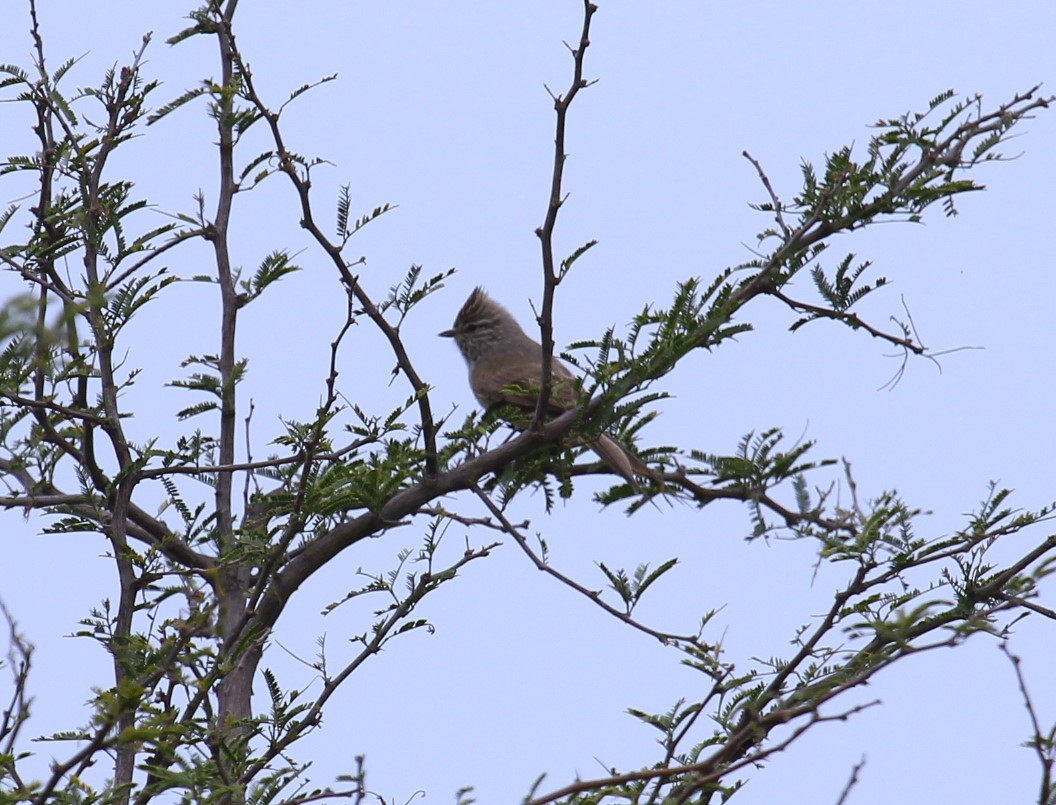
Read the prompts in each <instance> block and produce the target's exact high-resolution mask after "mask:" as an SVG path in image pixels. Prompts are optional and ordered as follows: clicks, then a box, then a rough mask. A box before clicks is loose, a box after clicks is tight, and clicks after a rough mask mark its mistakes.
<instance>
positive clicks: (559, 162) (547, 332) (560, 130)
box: [532, 0, 598, 428]
mask: <svg viewBox="0 0 1056 805" xmlns="http://www.w3.org/2000/svg"><path fill="white" fill-rule="evenodd" d="M597 10H598V7H597V6H596V5H595V4H594V3H593V2H591V0H583V28H582V31H581V32H580V35H579V45H578V46H577V47H574V48H572V47H570V48H569V50H570V51H571V52H572V65H573V66H572V83H571V84H570V85H569V87H568V90H566V91H565V94H564V95H554V94H553V93H552V92H551V93H550V97H551V98H553V101H554V111H555V113H556V118H557V119H556V122H555V126H554V167H553V174H552V176H551V179H550V200H549V202H548V204H547V207H546V218H545V219H544V221H543V225H542V226H541V227H539V228H538V229H537V230H535V234H536V235H537V236H538V237H539V243H540V246H541V248H542V259H543V303H542V306H541V308H540V311H539V343H540V345H541V346H542V350H543V355H542V358H543V366H542V371H541V373H540V377H539V397H538V399H537V400H536V403H535V413H534V414H533V416H532V427H533V428H538V427H539V425H540V423H542V422H543V421H544V419H545V418H546V414H547V411H548V403H549V401H550V381H551V372H552V369H553V367H552V362H553V359H554V358H553V356H554V326H553V316H554V290H555V289H556V288H557V284H558V283H559V282H560V281H561V278H560V277H559V276H558V275H557V270H556V268H555V263H554V227H555V226H556V225H557V214H558V212H559V211H560V210H561V205H562V204H564V202H565V198H564V190H563V189H562V180H563V178H564V173H565V160H566V159H567V158H568V154H566V153H565V126H566V122H567V118H568V109H569V107H570V106H571V105H572V101H574V100H575V99H576V95H578V94H579V91H580V90H581V89H584V88H586V87H588V86H590V83H591V82H589V81H587V80H586V79H585V78H583V63H584V59H585V58H586V55H587V48H588V47H589V46H590V21H591V19H592V18H593V16H594V13H595V12H596V11H597ZM547 91H549V90H547Z"/></svg>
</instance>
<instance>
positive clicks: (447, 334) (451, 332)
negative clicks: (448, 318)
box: [437, 330, 455, 338]
mask: <svg viewBox="0 0 1056 805" xmlns="http://www.w3.org/2000/svg"><path fill="white" fill-rule="evenodd" d="M437 335H438V336H440V337H441V338H454V337H455V331H454V330H444V331H443V332H442V333H437Z"/></svg>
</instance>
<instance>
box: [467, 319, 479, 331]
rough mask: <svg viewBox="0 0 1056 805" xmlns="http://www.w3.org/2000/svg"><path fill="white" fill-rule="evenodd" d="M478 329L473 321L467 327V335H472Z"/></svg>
mask: <svg viewBox="0 0 1056 805" xmlns="http://www.w3.org/2000/svg"><path fill="white" fill-rule="evenodd" d="M476 329H477V323H476V322H475V321H471V322H470V323H469V324H467V325H466V327H465V330H466V332H467V333H471V332H473V331H474V330H476Z"/></svg>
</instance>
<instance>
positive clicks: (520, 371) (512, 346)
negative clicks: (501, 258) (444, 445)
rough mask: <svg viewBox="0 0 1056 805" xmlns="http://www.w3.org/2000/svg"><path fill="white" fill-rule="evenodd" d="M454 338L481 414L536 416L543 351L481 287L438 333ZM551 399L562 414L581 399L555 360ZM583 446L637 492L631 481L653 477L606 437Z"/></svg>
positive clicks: (566, 371) (569, 375)
mask: <svg viewBox="0 0 1056 805" xmlns="http://www.w3.org/2000/svg"><path fill="white" fill-rule="evenodd" d="M440 335H441V336H443V337H444V338H454V339H455V343H456V344H458V348H459V350H460V351H461V352H462V357H463V358H465V359H466V363H467V364H468V365H469V385H470V388H471V389H473V394H474V395H475V396H476V398H477V401H478V402H480V404H481V405H482V406H484V408H485V409H489V408H491V407H493V406H495V405H501V404H506V405H513V406H516V407H517V408H520V409H523V410H525V411H527V412H533V411H535V405H536V402H537V401H538V398H539V388H540V378H541V376H542V372H543V350H542V347H540V346H539V344H538V343H537V342H536V341H534V340H533V339H531V338H529V337H528V335H527V334H526V333H525V332H524V330H522V329H521V325H519V324H518V323H517V320H516V319H515V318H513V316H512V315H511V314H510V312H509V311H508V310H506V308H504V307H503V306H502V305H500V304H499V303H498V302H496V301H495V300H493V299H492V298H491V297H489V296H488V295H487V294H486V293H485V292H484V289H483V288H476V289H474V291H473V293H471V294H470V295H469V298H468V299H467V300H466V303H465V304H464V305H463V306H462V309H461V310H460V311H459V312H458V316H457V317H456V318H455V326H454V327H452V328H451V329H450V330H444V331H443V332H442V333H440ZM550 366H551V369H550V375H551V384H550V397H549V400H548V402H547V408H548V409H549V411H550V412H551V413H554V414H561V413H564V412H565V411H570V410H572V409H574V408H575V407H576V405H577V404H578V403H579V401H580V399H581V394H580V390H579V386H578V384H577V383H576V378H575V375H573V374H572V372H570V371H569V369H568V367H567V366H565V365H564V364H563V363H561V362H560V361H559V360H557V359H556V358H555V359H554V360H553V361H552V362H551V364H550ZM588 444H589V445H590V447H591V449H592V450H593V451H594V452H595V453H597V454H598V456H599V457H600V458H601V460H602V461H604V462H605V463H606V464H608V465H609V467H610V468H611V469H612V470H613V471H614V472H616V473H617V474H618V475H621V476H622V477H623V478H624V479H625V480H626V481H627V483H629V484H630V485H631V486H632V487H634V488H635V489H638V481H637V478H636V476H646V477H649V478H653V477H654V475H653V472H652V470H650V469H649V468H648V467H646V466H645V464H644V463H642V461H641V459H639V458H638V457H637V456H636V455H634V454H633V453H631V452H630V451H629V450H627V449H626V448H624V447H622V446H621V445H619V444H617V443H616V442H615V441H613V440H612V439H611V438H610V437H608V436H606V435H605V434H601V435H599V436H596V437H594V438H593V439H591V440H590V441H589V442H588Z"/></svg>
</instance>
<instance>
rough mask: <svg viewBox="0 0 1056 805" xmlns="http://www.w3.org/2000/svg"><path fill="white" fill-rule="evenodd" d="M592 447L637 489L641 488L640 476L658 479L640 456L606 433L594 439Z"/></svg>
mask: <svg viewBox="0 0 1056 805" xmlns="http://www.w3.org/2000/svg"><path fill="white" fill-rule="evenodd" d="M590 447H591V449H592V450H593V451H594V452H595V453H597V454H598V456H599V457H600V458H601V460H602V461H604V462H605V463H606V464H608V465H609V467H610V468H611V469H612V470H613V471H614V472H616V474H617V475H621V476H622V477H623V478H624V479H625V480H626V481H627V483H629V484H630V485H631V487H632V488H633V489H635V490H638V489H640V488H641V487H640V486H639V484H638V476H642V477H645V478H651V479H653V480H654V481H655V480H657V479H656V475H654V474H653V471H652V470H651V469H649V468H648V467H647V466H645V463H644V462H643V461H642V460H641V459H640V458H638V456H636V455H635V454H634V453H632V452H631V451H630V450H627V449H626V448H624V447H623V446H621V445H620V444H619V443H617V442H615V441H613V440H612V439H610V438H609V437H608V436H606V435H605V434H602V435H601V436H599V437H598V438H597V439H595V440H594V441H592V442H591V443H590Z"/></svg>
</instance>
